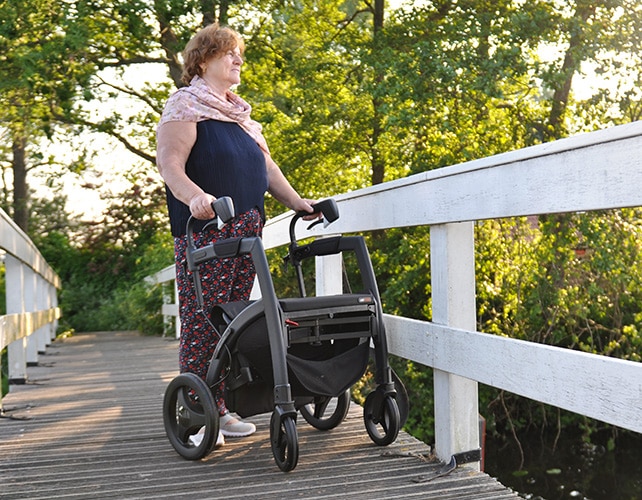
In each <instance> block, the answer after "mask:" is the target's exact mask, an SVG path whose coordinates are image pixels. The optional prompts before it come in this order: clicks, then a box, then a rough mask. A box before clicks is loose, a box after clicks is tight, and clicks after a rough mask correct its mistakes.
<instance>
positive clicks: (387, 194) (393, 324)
mask: <svg viewBox="0 0 642 500" xmlns="http://www.w3.org/2000/svg"><path fill="white" fill-rule="evenodd" d="M641 187H642V122H636V123H633V124H629V125H625V126H619V127H614V128H611V129H608V130H604V131H600V132H594V133H591V134H585V135H581V136H577V137H572V138H569V139H564V140H560V141H557V142H554V143H548V144H543V145H540V146H534V147H531V148H526V149H523V150H519V151H515V152H511V153H505V154H501V155H497V156H494V157H490V158H485V159H482V160H477V161H472V162H469V163H465V164H461V165H455V166H452V167H447V168H442V169H439V170H433V171H430V172H425V173H421V174H417V175H414V176H411V177H408V178H405V179H400V180H396V181H393V182H388V183H385V184H381V185H378V186H374V187H371V188H367V189H362V190H359V191H355V192H351V193H346V194H342V195H339V196H336V197H335V199H336V200H337V202H338V204H339V210H340V213H341V217H340V219H339V220H338V221H336V222H335V223H334V224H332V225H331V226H329V227H328V228H327V229H325V230H324V229H323V228H321V227H319V226H317V228H315V229H314V230H313V231H312V233H313V234H316V235H322V234H327V235H329V234H340V233H354V232H365V231H374V230H378V229H386V228H395V227H406V226H419V225H429V226H430V246H431V248H430V255H431V272H432V302H433V309H432V317H433V321H432V322H426V321H416V320H411V319H408V318H402V317H395V316H390V315H388V316H386V327H387V332H388V338H389V340H388V343H389V349H390V352H391V353H393V354H395V355H398V356H401V357H403V358H406V359H410V360H413V361H415V362H418V363H421V364H423V365H426V366H430V367H432V368H434V385H435V408H434V409H432V408H426V409H425V411H427V412H429V411H434V414H435V452H436V454H437V456H438V457H439V458H440V459H442V460H444V461H449V460H450V458H451V457H452V456H453V455H454V454H457V453H462V452H466V451H469V450H474V449H477V448H478V447H479V426H478V401H477V399H478V397H477V383H478V382H481V383H483V384H486V385H490V386H493V387H497V388H500V389H504V390H507V391H510V392H512V393H515V394H518V395H521V396H525V397H528V398H531V399H533V400H537V401H541V402H543V403H546V404H550V405H553V406H557V407H559V408H563V409H566V410H570V411H573V412H576V413H579V414H582V415H585V416H588V417H591V418H594V419H597V420H600V421H603V422H607V423H609V424H612V425H615V426H618V427H622V428H625V429H629V430H632V431H635V432H640V433H642V363H635V362H631V361H623V360H618V359H614V358H608V357H604V356H598V355H592V354H587V353H583V352H578V351H572V350H568V349H563V348H557V347H551V346H547V345H540V344H534V343H530V342H525V341H520V340H514V339H510V338H504V337H499V336H496V335H489V334H485V333H482V332H477V331H475V329H476V321H475V319H476V312H475V311H476V304H475V273H474V270H475V262H474V241H473V223H474V221H477V220H482V219H492V218H503V217H515V216H524V215H538V214H547V213H561V212H575V211H590V210H599V209H612V208H623V207H637V206H642V188H641ZM290 215H291V214H289V213H286V214H283V215H281V216H279V217H277V218H275V219H272V220H270V221H269V222H268V223H267V225H266V228H265V231H264V238H263V239H264V244H265V247H266V248H274V247H278V246H280V245H283V244H285V243H287V242H288V224H289V220H290ZM324 259H327V258H324ZM324 259H319V260H318V262H317V287H318V288H320V290H317V294H319V292H321V293H333V291H337V292H338V293H340V288H339V286H340V285H339V284H340V283H341V266H340V265H336V261H334V262H333V261H332V260H329V261H328V260H326V261H324ZM330 259H331V258H330ZM164 273H165V275H164V277H163V278H162V279H158V280H157V281H158V282H163V281H167V279H171V277H172V276H173V275H172V273H173V268H172V267H170V268H167V269H166V270H164ZM319 283H320V284H319ZM170 308H172V306H170V305H168V306H166V309H165V311H166V313H167V312H172V313H173V314H176V312H175V311H176V310H175V306H174V307H173V309H172V310H171V311H170ZM413 404H421V402H417V401H414V402H413Z"/></svg>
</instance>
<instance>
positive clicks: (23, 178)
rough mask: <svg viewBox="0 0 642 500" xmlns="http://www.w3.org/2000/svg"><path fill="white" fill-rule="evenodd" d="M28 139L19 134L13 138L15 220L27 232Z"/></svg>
mask: <svg viewBox="0 0 642 500" xmlns="http://www.w3.org/2000/svg"><path fill="white" fill-rule="evenodd" d="M26 145H27V140H26V138H25V137H24V136H22V135H20V134H18V135H16V136H14V138H13V144H12V146H11V149H12V152H13V162H12V165H11V166H12V168H13V220H14V222H15V223H16V224H18V226H19V227H20V229H22V230H23V231H24V232H25V233H26V232H27V230H28V229H29V228H28V226H29V186H28V185H27V163H26V160H25V150H26Z"/></svg>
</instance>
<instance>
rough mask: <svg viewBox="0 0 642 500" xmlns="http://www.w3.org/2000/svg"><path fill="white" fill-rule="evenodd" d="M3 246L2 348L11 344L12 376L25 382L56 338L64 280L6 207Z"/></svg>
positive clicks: (0, 222) (0, 214)
mask: <svg viewBox="0 0 642 500" xmlns="http://www.w3.org/2000/svg"><path fill="white" fill-rule="evenodd" d="M0 250H2V253H3V255H2V257H3V259H4V264H5V266H4V267H5V278H6V280H5V286H6V304H7V310H6V314H4V315H0V350H2V349H4V348H5V347H8V355H9V379H10V380H11V381H13V382H15V383H24V382H25V381H26V380H27V365H28V364H36V363H37V362H38V355H39V353H42V352H44V350H45V349H46V347H47V345H49V344H50V343H51V341H52V340H53V339H54V338H55V335H56V323H57V320H58V319H59V318H60V308H59V307H58V298H57V290H58V288H60V284H61V282H60V278H59V276H58V275H57V274H56V272H55V271H54V270H53V269H52V268H51V266H49V264H47V262H46V260H45V259H44V257H43V256H42V254H41V253H40V251H39V250H38V249H37V248H36V246H35V245H34V244H33V242H32V241H31V240H30V239H29V237H28V236H27V235H26V234H25V233H24V231H22V230H21V229H20V228H19V227H18V226H17V225H16V224H15V222H14V221H13V220H11V219H10V218H9V216H8V215H7V214H6V213H5V212H4V211H3V210H0ZM0 373H1V372H0ZM0 411H2V402H1V401H0Z"/></svg>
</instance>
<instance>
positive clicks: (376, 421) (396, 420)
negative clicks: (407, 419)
mask: <svg viewBox="0 0 642 500" xmlns="http://www.w3.org/2000/svg"><path fill="white" fill-rule="evenodd" d="M363 419H364V421H365V424H366V431H367V432H368V435H369V436H370V439H372V441H373V442H374V443H375V444H378V445H379V446H387V445H389V444H390V443H392V442H393V441H394V440H395V439H397V435H398V434H399V429H400V428H401V425H400V421H401V418H400V417H399V407H398V406H397V401H395V398H393V397H392V396H382V395H381V394H379V393H377V391H375V392H371V393H370V394H368V397H367V398H366V402H365V404H364V406H363Z"/></svg>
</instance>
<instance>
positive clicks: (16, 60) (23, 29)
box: [0, 0, 91, 230]
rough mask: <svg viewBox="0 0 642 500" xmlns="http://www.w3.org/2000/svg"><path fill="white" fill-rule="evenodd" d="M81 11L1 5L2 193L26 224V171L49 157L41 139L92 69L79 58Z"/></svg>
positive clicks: (11, 2)
mask: <svg viewBox="0 0 642 500" xmlns="http://www.w3.org/2000/svg"><path fill="white" fill-rule="evenodd" d="M82 14H83V13H82V12H81V11H79V10H77V9H76V8H75V6H74V5H73V4H69V3H66V2H60V3H57V2H54V3H51V2H43V1H42V0H30V1H27V2H23V1H20V2H18V1H15V0H6V1H5V2H3V3H2V4H1V5H0V20H1V21H0V64H2V68H3V71H2V73H1V74H0V90H1V92H0V105H1V106H0V110H1V111H0V127H1V130H2V135H3V136H4V138H5V139H6V142H7V143H9V144H11V150H10V151H7V150H4V154H3V156H2V158H0V161H1V162H2V164H3V171H5V170H7V169H11V170H12V177H13V179H12V184H13V193H12V194H13V196H12V199H11V201H9V199H8V197H6V196H5V199H4V200H3V202H4V207H5V208H10V209H12V210H10V211H11V212H12V213H13V218H14V220H15V221H16V223H17V224H18V225H19V226H20V227H21V228H22V229H24V230H27V229H28V219H29V196H30V194H29V188H28V181H27V174H28V172H29V171H30V170H31V169H35V168H37V167H40V166H42V165H43V164H48V163H50V162H51V159H49V158H47V157H46V156H45V155H44V154H42V153H41V152H40V151H39V150H38V147H39V143H40V139H42V138H43V137H45V138H46V137H51V135H52V133H53V128H54V126H55V125H54V124H53V119H52V118H53V115H54V114H56V113H57V112H58V111H57V110H60V109H65V108H68V107H70V105H71V100H72V97H73V95H74V93H75V89H76V87H77V86H78V85H82V84H83V83H84V82H86V80H87V78H88V75H89V73H90V72H91V68H88V67H86V66H84V65H83V64H82V63H79V62H78V54H79V52H80V51H81V50H83V48H84V46H85V42H86V40H87V39H86V32H85V30H84V23H83V19H82V18H83V15H82ZM3 179H4V180H7V176H6V175H3ZM5 188H6V184H5ZM9 203H11V206H9Z"/></svg>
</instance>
